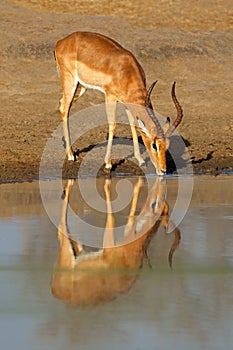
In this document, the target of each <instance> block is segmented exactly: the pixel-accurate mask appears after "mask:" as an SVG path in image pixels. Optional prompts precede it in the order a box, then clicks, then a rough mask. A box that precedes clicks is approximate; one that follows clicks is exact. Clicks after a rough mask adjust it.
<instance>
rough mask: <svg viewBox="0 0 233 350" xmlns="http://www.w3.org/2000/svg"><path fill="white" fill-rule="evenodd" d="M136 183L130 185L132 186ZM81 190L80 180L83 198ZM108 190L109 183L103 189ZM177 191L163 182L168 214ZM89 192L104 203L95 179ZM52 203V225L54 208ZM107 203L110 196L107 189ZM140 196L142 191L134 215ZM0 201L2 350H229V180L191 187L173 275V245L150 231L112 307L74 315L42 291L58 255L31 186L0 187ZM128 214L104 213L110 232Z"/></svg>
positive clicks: (232, 324) (232, 247)
mask: <svg viewBox="0 0 233 350" xmlns="http://www.w3.org/2000/svg"><path fill="white" fill-rule="evenodd" d="M137 180H138V179H137V178H132V179H130V181H131V183H132V184H133V185H132V186H135V184H136V183H137ZM89 181H90V180H88V179H86V180H85V179H83V184H84V187H85V186H87V189H89V188H90V182H89ZM117 181H119V179H115V180H114V179H113V180H112V184H111V186H113V187H114V186H115V185H116V184H115V182H117ZM184 181H185V180H184ZM177 183H178V182H177V179H176V178H173V177H172V178H168V179H167V181H166V187H167V188H166V197H167V202H168V204H169V209H170V212H172V209H173V206H174V204H175V201H176V195H177ZM65 185H66V183H64V186H65ZM97 187H98V189H99V192H100V193H101V196H102V198H103V200H104V199H105V193H104V179H99V180H98V186H97ZM114 188H115V187H114ZM132 188H133V187H132ZM119 193H120V188H119V187H118V194H119ZM78 194H79V191H78V189H77V186H76V182H74V184H73V187H72V189H71V194H70V201H71V208H73V210H74V211H75V212H76V213H77V212H78V213H79V215H80V216H81V217H82V218H83V219H84V221H85V222H86V221H89V222H91V223H92V225H96V227H97V229H96V231H99V230H100V231H101V230H104V227H105V224H106V214H105V213H98V211H96V210H92V208H91V207H90V205H88V204H87V203H85V201H83V200H82V199H80V197H79V195H78ZM61 195H62V193H59V196H58V198H59V199H58V203H57V205H58V206H57V208H60V209H59V210H60V212H58V213H57V217H58V218H59V217H60V215H61V209H62V203H64V196H63V197H62V196H61ZM111 195H112V197H113V198H115V197H116V191H115V190H114V189H113V191H112V192H111ZM147 195H148V193H147V191H146V189H145V188H144V185H142V187H141V192H140V195H139V197H138V206H137V215H138V214H139V213H140V210H141V207H142V205H143V203H145V200H146V198H147ZM0 197H1V207H0V217H1V222H0V279H1V287H0V339H1V347H2V349H4V350H8V349H9V350H10V349H13V348H17V349H24V350H25V349H35V350H37V349H38V350H39V349H51V350H52V349H64V347H65V348H67V349H77V348H79V349H106V350H107V349H109V348H110V347H111V349H119V348H121V349H147V348H151V349H170V348H172V349H179V350H180V349H187V348H189V349H211V350H212V349H222V348H230V347H231V344H232V342H233V334H232V329H233V307H232V305H233V297H232V295H233V293H232V292H233V278H232V277H233V276H232V273H233V253H232V252H233V239H232V232H233V230H232V224H233V214H232V213H233V178H232V176H224V177H221V176H220V177H217V178H214V177H213V178H206V177H196V178H195V181H194V190H193V196H192V200H191V203H190V206H189V209H188V211H187V213H186V215H185V217H184V219H183V220H182V222H181V223H180V224H179V231H180V243H179V246H178V247H177V249H176V250H175V252H174V255H173V269H171V268H170V267H169V261H168V253H169V250H170V248H171V245H172V243H173V241H174V236H173V234H165V230H164V228H163V227H162V225H160V226H159V228H157V231H156V233H155V234H154V236H153V238H152V239H151V241H150V243H149V245H148V247H147V258H146V257H144V259H143V261H142V263H143V266H142V268H140V269H133V270H132V275H133V279H132V283H130V284H129V285H128V289H125V290H121V291H120V292H119V293H115V295H114V298H113V299H112V300H107V298H106V300H105V299H104V298H103V300H102V302H98V303H96V304H95V305H93V304H90V305H86V306H83V305H75V306H74V305H73V304H72V303H70V302H68V301H67V300H66V301H64V300H61V298H59V297H58V296H57V295H54V293H53V292H52V283H53V277H54V272H55V264H56V262H57V259H58V253H59V241H58V230H57V227H56V226H55V225H54V224H53V223H52V222H51V221H50V219H49V217H48V216H47V213H46V211H45V209H44V207H43V205H42V202H41V197H40V191H39V184H38V183H36V182H35V183H22V184H1V185H0ZM62 198H63V199H62ZM154 203H155V202H154ZM156 203H158V202H156ZM156 205H157V204H154V206H153V207H155V206H156ZM129 209H130V204H129V205H128V206H127V207H126V208H124V209H123V210H121V211H120V212H116V213H114V215H115V225H116V227H117V226H119V225H120V224H121V222H127V215H128V211H129ZM75 229H76V230H77V232H75ZM69 230H71V231H72V237H73V238H75V234H77V237H79V230H80V228H79V227H76V226H75V225H73V224H72V222H69ZM101 232H102V231H101ZM84 234H85V232H82V235H84ZM97 234H98V232H97ZM77 237H76V238H77ZM82 237H83V236H82ZM102 273H105V274H106V275H107V278H106V279H105V281H109V278H108V276H112V275H113V274H114V273H115V271H113V270H112V271H111V269H108V270H106V271H105V272H102ZM118 273H119V274H121V273H122V274H123V273H125V271H118ZM106 283H107V282H106ZM90 287H91V286H90ZM93 293H95V290H93Z"/></svg>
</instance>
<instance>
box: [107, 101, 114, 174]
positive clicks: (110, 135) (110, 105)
mask: <svg viewBox="0 0 233 350" xmlns="http://www.w3.org/2000/svg"><path fill="white" fill-rule="evenodd" d="M106 112H107V117H108V125H109V132H108V145H107V152H106V156H105V168H106V169H109V170H110V169H111V168H112V163H111V149H112V140H113V137H114V133H115V129H116V100H115V99H111V98H109V97H108V98H107V99H106Z"/></svg>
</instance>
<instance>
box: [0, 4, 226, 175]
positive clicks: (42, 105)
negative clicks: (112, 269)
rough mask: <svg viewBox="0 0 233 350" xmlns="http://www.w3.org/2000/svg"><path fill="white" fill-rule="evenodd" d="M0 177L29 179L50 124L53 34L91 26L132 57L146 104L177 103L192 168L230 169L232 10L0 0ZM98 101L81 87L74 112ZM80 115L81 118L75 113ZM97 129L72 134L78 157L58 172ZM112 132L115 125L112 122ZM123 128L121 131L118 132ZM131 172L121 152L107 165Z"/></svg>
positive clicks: (54, 82)
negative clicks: (147, 88)
mask: <svg viewBox="0 0 233 350" xmlns="http://www.w3.org/2000/svg"><path fill="white" fill-rule="evenodd" d="M0 13H1V27H2V28H1V29H2V30H1V33H2V37H1V94H0V96H1V103H0V114H1V128H0V152H1V153H0V154H1V158H0V181H8V180H10V181H23V180H32V179H38V172H39V165H40V160H41V156H42V153H43V150H44V147H45V145H46V142H47V140H48V138H49V137H50V135H51V133H52V132H53V131H54V130H55V129H56V128H57V126H58V125H59V123H60V116H59V112H58V101H59V98H60V97H61V89H60V81H59V78H58V76H57V73H56V67H55V62H54V57H53V50H54V46H55V43H56V41H57V40H59V39H60V38H61V37H64V36H65V35H67V34H69V33H71V32H74V31H76V30H88V31H97V32H101V33H103V34H105V35H108V36H111V37H113V38H114V39H116V40H117V41H119V42H120V43H121V44H122V45H123V46H125V47H127V48H129V49H130V50H131V51H133V53H134V54H135V56H136V57H137V58H138V60H139V61H140V63H141V64H142V66H143V68H144V70H145V72H146V76H147V81H148V85H149V84H150V83H151V82H152V81H154V80H155V79H158V80H159V85H158V87H157V89H156V91H155V92H154V93H153V97H152V102H153V105H154V108H155V109H156V110H157V111H158V112H159V113H160V114H162V115H164V116H171V117H172V116H173V117H174V116H175V113H174V107H173V105H172V102H171V97H170V87H171V83H172V82H173V81H174V80H176V81H177V95H178V97H179V100H180V102H181V104H182V106H183V109H184V114H185V117H184V120H183V122H182V124H181V125H180V127H179V133H180V135H182V137H183V138H184V140H185V142H186V144H187V146H188V150H189V153H190V156H191V159H192V162H193V167H194V171H195V172H207V173H216V172H217V173H218V172H219V171H222V170H225V171H229V170H233V150H232V148H233V146H232V134H233V117H232V107H233V106H232V96H233V84H232V81H233V69H232V62H233V32H232V29H233V10H232V2H231V1H230V0H216V1H208V0H200V1H195V2H194V1H191V0H187V1H186V2H185V3H184V2H183V1H182V0H177V1H166V0H165V1H157V2H156V4H155V2H154V1H153V0H148V1H145V2H142V1H138V0H134V1H125V0H124V1H117V2H111V3H110V5H109V1H82V2H78V1H70V0H69V1H68V0H67V1H59V2H55V1H49V0H43V1H42V0H38V1H32V0H31V1H30V0H20V1H16V0H15V1H13V0H9V1H1V3H0ZM101 102H103V96H102V95H101V94H100V93H98V92H93V91H90V92H87V93H86V94H85V95H84V96H83V97H82V98H81V99H80V101H79V102H78V103H77V104H75V105H74V106H73V108H72V113H75V112H77V111H79V110H81V109H83V108H86V107H88V106H91V105H93V104H97V103H101ZM83 122H84V123H85V120H84V121H83ZM106 130H107V129H104V128H103V130H101V132H100V130H98V129H97V130H93V131H92V132H91V133H90V134H87V135H85V137H83V138H82V139H81V140H79V144H78V147H79V148H80V149H81V150H82V152H81V154H80V159H79V162H77V163H76V164H73V163H71V164H70V163H69V164H68V163H65V167H64V175H65V176H76V175H77V171H78V167H79V164H80V161H81V159H82V158H83V157H84V156H85V154H86V152H87V151H88V149H90V145H93V144H96V143H97V142H102V141H104V140H105V139H106V132H107V131H106ZM117 132H118V134H117V135H118V136H119V135H120V136H122V132H123V131H122V129H121V128H120V127H118V131H117ZM125 137H129V138H130V133H128V132H127V131H125ZM125 171H126V172H132V173H134V172H137V173H139V172H140V169H139V168H138V167H136V166H133V165H132V163H131V162H130V160H127V161H125V162H119V161H117V162H116V166H115V170H114V172H115V173H117V172H125Z"/></svg>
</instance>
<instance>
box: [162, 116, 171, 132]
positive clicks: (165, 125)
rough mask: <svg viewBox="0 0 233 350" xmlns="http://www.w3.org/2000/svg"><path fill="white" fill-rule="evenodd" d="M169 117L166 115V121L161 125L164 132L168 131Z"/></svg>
mask: <svg viewBox="0 0 233 350" xmlns="http://www.w3.org/2000/svg"><path fill="white" fill-rule="evenodd" d="M170 121H171V120H170V118H169V117H167V120H166V122H165V124H164V126H163V131H164V134H166V132H167V131H168V128H169V126H170Z"/></svg>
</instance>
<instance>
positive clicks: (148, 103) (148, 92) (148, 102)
mask: <svg viewBox="0 0 233 350" xmlns="http://www.w3.org/2000/svg"><path fill="white" fill-rule="evenodd" d="M157 81H158V80H155V81H154V82H153V83H152V84H151V86H150V87H149V89H148V90H147V94H146V100H145V107H149V106H150V95H151V93H152V90H153V89H154V86H155V84H156V83H157Z"/></svg>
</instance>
